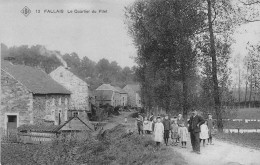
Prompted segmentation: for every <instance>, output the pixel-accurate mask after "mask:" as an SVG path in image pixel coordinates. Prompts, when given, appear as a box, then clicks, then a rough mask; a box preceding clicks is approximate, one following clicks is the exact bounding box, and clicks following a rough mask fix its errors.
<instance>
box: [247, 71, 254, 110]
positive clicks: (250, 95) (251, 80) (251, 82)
mask: <svg viewBox="0 0 260 165" xmlns="http://www.w3.org/2000/svg"><path fill="white" fill-rule="evenodd" d="M252 87H253V78H252V70H251V75H250V91H249V100H248V101H249V108H251V97H252Z"/></svg>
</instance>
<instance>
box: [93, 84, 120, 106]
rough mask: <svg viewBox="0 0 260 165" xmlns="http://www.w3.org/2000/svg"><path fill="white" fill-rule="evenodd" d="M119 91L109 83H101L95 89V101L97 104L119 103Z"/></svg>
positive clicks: (115, 104) (113, 104)
mask: <svg viewBox="0 0 260 165" xmlns="http://www.w3.org/2000/svg"><path fill="white" fill-rule="evenodd" d="M120 98H121V97H120V92H119V91H118V90H117V89H116V88H115V87H113V86H112V85H110V84H102V85H101V86H99V87H98V88H97V89H96V91H95V102H96V104H98V105H105V104H109V105H112V106H114V107H115V106H118V105H120Z"/></svg>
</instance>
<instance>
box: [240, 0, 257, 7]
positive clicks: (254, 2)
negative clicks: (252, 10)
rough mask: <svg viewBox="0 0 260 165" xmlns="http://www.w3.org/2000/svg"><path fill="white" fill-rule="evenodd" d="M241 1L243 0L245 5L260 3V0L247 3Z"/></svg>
mask: <svg viewBox="0 0 260 165" xmlns="http://www.w3.org/2000/svg"><path fill="white" fill-rule="evenodd" d="M239 2H241V3H242V4H243V5H248V6H250V5H255V4H260V1H253V2H248V3H245V2H243V1H241V0H239Z"/></svg>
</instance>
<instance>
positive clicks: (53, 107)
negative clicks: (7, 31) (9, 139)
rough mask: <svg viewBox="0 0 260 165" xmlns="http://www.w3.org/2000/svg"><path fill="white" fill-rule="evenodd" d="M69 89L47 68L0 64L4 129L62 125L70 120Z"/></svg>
mask: <svg viewBox="0 0 260 165" xmlns="http://www.w3.org/2000/svg"><path fill="white" fill-rule="evenodd" d="M69 101H70V91H68V90H66V89H65V88H64V87H63V86H61V85H60V84H58V83H57V82H56V81H54V80H53V79H52V78H51V77H50V76H49V75H48V74H46V73H45V72H44V71H42V70H40V69H37V68H33V67H29V66H24V65H13V64H11V63H9V62H6V61H3V62H2V63H1V115H0V125H1V128H2V129H4V130H11V129H16V128H17V127H19V126H20V125H23V124H36V125H37V124H56V125H58V124H62V123H64V122H65V121H66V120H67V110H68V106H69Z"/></svg>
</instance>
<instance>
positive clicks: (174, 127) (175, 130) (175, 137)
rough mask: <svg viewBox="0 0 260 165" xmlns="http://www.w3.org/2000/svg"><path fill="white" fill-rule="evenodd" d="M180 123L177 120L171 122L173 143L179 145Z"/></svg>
mask: <svg viewBox="0 0 260 165" xmlns="http://www.w3.org/2000/svg"><path fill="white" fill-rule="evenodd" d="M178 129H179V127H178V124H177V120H174V121H173V123H172V124H171V138H172V145H175V146H177V145H178V144H177V143H178V138H179V134H178Z"/></svg>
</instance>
